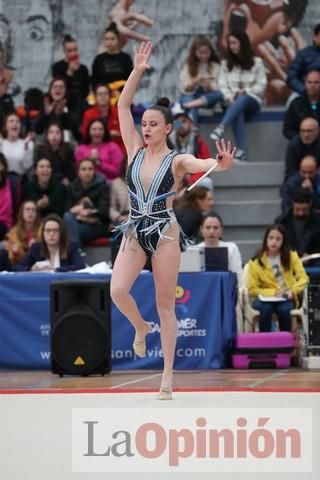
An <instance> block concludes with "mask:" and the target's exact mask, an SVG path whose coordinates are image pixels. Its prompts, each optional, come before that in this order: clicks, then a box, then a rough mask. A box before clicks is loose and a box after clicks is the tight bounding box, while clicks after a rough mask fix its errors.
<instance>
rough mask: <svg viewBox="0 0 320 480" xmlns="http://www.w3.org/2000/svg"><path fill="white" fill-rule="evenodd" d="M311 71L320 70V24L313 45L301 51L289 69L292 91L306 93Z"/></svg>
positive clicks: (314, 31) (317, 26) (316, 28)
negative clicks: (306, 77)
mask: <svg viewBox="0 0 320 480" xmlns="http://www.w3.org/2000/svg"><path fill="white" fill-rule="evenodd" d="M311 70H320V23H318V24H317V25H316V26H315V27H314V29H313V44H312V45H309V46H308V47H305V48H303V49H302V50H300V51H299V52H298V53H297V55H296V57H295V59H294V60H293V62H292V63H291V65H290V67H289V70H288V76H287V83H288V86H289V87H290V88H291V90H293V91H294V92H297V93H299V94H300V95H302V94H303V93H305V76H306V75H307V73H309V72H310V71H311Z"/></svg>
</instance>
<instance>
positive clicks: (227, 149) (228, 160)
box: [216, 138, 236, 170]
mask: <svg viewBox="0 0 320 480" xmlns="http://www.w3.org/2000/svg"><path fill="white" fill-rule="evenodd" d="M216 149H217V152H218V153H217V156H216V160H217V162H218V165H219V167H220V169H221V170H222V169H223V170H228V169H229V168H231V167H232V166H233V158H234V155H235V153H236V148H235V147H232V145H231V142H230V141H229V140H228V141H227V142H225V140H224V139H223V138H222V139H221V140H220V141H218V142H216Z"/></svg>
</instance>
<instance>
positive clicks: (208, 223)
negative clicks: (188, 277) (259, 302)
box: [190, 212, 242, 284]
mask: <svg viewBox="0 0 320 480" xmlns="http://www.w3.org/2000/svg"><path fill="white" fill-rule="evenodd" d="M200 232H201V235H202V237H203V240H204V241H203V242H201V243H198V244H197V245H195V246H194V247H190V248H196V247H227V249H228V265H229V270H230V272H234V273H236V274H237V278H238V284H240V283H241V279H242V259H241V253H240V250H239V248H238V247H237V245H236V244H235V243H234V242H225V241H223V240H222V238H223V222H222V218H221V217H220V215H218V214H217V213H213V212H212V213H208V214H207V215H205V216H204V217H203V220H202V224H201V226H200Z"/></svg>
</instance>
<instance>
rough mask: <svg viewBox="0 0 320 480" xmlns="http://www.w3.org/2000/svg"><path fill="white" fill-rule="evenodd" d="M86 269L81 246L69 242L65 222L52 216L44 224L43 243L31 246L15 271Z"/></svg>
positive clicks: (57, 216)
mask: <svg viewBox="0 0 320 480" xmlns="http://www.w3.org/2000/svg"><path fill="white" fill-rule="evenodd" d="M84 267H85V264H84V262H83V260H82V257H81V255H80V252H79V246H78V245H77V244H76V243H74V242H69V240H68V235H67V231H66V228H65V226H64V223H63V220H62V219H61V218H60V217H59V215H55V214H51V215H48V216H47V217H46V218H45V219H44V220H43V222H42V228H41V241H40V242H36V243H33V244H32V245H31V247H30V250H29V251H28V253H27V254H26V255H25V256H24V257H23V258H22V259H21V260H20V262H19V263H17V265H16V267H15V270H17V271H26V270H30V271H32V272H41V271H42V272H43V271H46V272H48V271H53V272H68V271H72V270H80V269H81V268H84Z"/></svg>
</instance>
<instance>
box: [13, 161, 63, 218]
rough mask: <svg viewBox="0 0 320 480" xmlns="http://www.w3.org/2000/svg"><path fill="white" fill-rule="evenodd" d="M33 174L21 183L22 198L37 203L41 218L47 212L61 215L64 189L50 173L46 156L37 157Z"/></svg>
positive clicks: (50, 167)
mask: <svg viewBox="0 0 320 480" xmlns="http://www.w3.org/2000/svg"><path fill="white" fill-rule="evenodd" d="M34 171H35V174H34V175H33V177H32V179H31V180H29V181H28V182H26V183H25V184H24V185H23V191H22V199H23V200H32V201H34V202H35V204H36V205H37V208H38V210H39V213H40V216H41V218H44V217H46V216H47V215H49V213H56V214H57V215H60V216H62V215H63V213H64V212H65V204H66V189H65V186H64V185H63V184H62V183H61V182H60V181H59V180H57V179H56V178H55V177H54V176H53V174H52V165H51V162H50V160H49V159H48V158H43V157H42V158H41V157H40V158H38V159H37V160H36V161H35V164H34Z"/></svg>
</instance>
